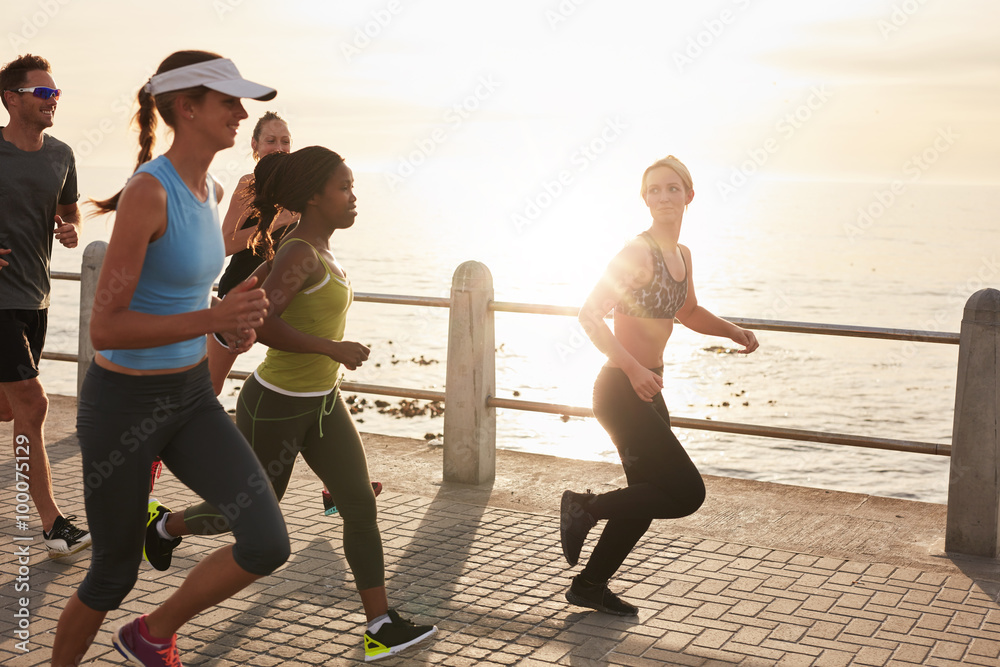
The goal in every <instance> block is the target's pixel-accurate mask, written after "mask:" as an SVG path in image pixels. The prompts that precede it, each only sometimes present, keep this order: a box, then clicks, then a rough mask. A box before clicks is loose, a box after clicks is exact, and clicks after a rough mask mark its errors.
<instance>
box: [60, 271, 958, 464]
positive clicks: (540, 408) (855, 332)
mask: <svg viewBox="0 0 1000 667" xmlns="http://www.w3.org/2000/svg"><path fill="white" fill-rule="evenodd" d="M52 278H53V279H57V280H76V281H79V280H80V274H78V273H68V272H56V271H53V272H52ZM354 300H355V301H356V302H359V303H378V304H391V305H401V306H417V307H430V308H450V307H451V304H452V300H451V299H448V298H444V297H428V296H413V295H398V294H376V293H368V292H357V293H355V294H354ZM488 309H489V311H490V312H505V313H522V314H530V315H555V316H564V317H576V316H577V314H578V313H579V308H578V307H573V306H559V305H548V304H537V303H519V302H513V301H490V303H489V304H488ZM724 319H727V320H728V321H730V322H733V323H734V324H737V325H739V326H741V327H745V328H747V329H755V330H761V331H780V332H786V333H802V334H813V335H825V336H847V337H853V338H870V339H880V340H898V341H911V342H922V343H940V344H946V345H957V344H958V342H959V334H957V333H942V332H936V331H921V330H914V329H890V328H881V327H865V326H851V325H842V324H823V323H816V322H790V321H783V320H762V319H752V318H746V317H726V318H724ZM42 358H44V359H50V360H55V361H78V360H79V355H75V354H67V353H62V352H48V351H46V352H43V354H42ZM249 376H250V373H249V372H247V371H239V370H234V371H231V372H230V374H229V377H230V378H232V379H235V380H245V379H246V378H247V377H249ZM341 386H342V387H343V389H344V390H345V391H351V392H356V393H359V394H369V395H375V396H392V397H396V398H409V399H419V400H428V401H442V402H445V401H446V395H447V392H445V391H434V390H429V389H417V388H405V387H393V386H388V385H379V384H369V383H362V382H351V381H345V382H344V383H343V384H342V385H341ZM486 407H490V408H504V409H510V410H522V411H525V412H539V413H545V414H554V415H566V416H569V417H584V418H592V417H593V416H594V412H593V410H592V409H591V408H589V407H583V406H575V405H560V404H556V403H542V402H537V401H527V400H519V399H511V398H499V397H497V396H493V395H490V396H488V397H487V400H486ZM670 421H671V424H672V425H673V426H675V427H676V428H684V429H692V430H703V431H715V432H720V433H732V434H737V435H752V436H758V437H765V438H778V439H783V440H798V441H804V442H815V443H822V444H832V445H847V446H851V447H862V448H870V449H886V450H891V451H900V452H912V453H918V454H931V455H937V456H950V455H951V445H950V444H943V443H933V442H920V441H914V440H898V439H892V438H876V437H871V436H865V435H855V434H848V433H832V432H825V431H813V430H808V429H795V428H783V427H777V426H767V425H760V424H744V423H739V422H726V421H717V420H712V419H696V418H690V417H677V416H671V420H670Z"/></svg>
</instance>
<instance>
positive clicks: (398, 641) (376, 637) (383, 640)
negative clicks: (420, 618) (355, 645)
mask: <svg viewBox="0 0 1000 667" xmlns="http://www.w3.org/2000/svg"><path fill="white" fill-rule="evenodd" d="M388 613H389V620H388V621H386V622H385V623H383V624H382V627H380V628H379V629H378V631H377V632H374V633H372V632H370V631H368V630H366V631H365V662H371V661H372V660H379V659H381V658H386V657H388V656H390V655H395V654H397V653H399V652H400V651H402V650H403V649H405V648H407V647H410V646H413V645H414V644H416V643H417V642H421V641H423V640H425V639H427V638H428V637H430V636H431V635H433V634H434V633H435V632H437V626H436V625H414V624H413V623H411V622H410V621H408V620H406V619H405V618H402V617H401V616H400V615H399V614H397V613H396V610H395V609H390V610H389V612H388Z"/></svg>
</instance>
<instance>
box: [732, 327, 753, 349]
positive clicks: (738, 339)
mask: <svg viewBox="0 0 1000 667" xmlns="http://www.w3.org/2000/svg"><path fill="white" fill-rule="evenodd" d="M732 341H733V342H734V343H736V344H737V345H742V346H743V349H742V350H740V351H739V353H740V354H750V353H751V352H753V351H754V350H756V349H757V347H758V346H759V345H760V343H758V342H757V337H756V336H754V335H753V332H752V331H750V330H749V329H743V328H740V327H736V333H735V334H734V335H733V336H732Z"/></svg>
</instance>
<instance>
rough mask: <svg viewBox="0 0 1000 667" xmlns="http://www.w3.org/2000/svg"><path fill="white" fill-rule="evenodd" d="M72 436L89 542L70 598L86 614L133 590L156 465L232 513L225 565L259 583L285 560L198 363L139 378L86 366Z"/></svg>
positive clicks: (263, 496)
mask: <svg viewBox="0 0 1000 667" xmlns="http://www.w3.org/2000/svg"><path fill="white" fill-rule="evenodd" d="M76 428H77V432H78V435H79V440H80V450H81V452H82V455H83V456H82V458H83V479H84V500H85V504H86V507H87V523H88V526H89V528H90V534H91V537H92V540H93V544H92V547H91V548H92V550H93V553H92V555H91V558H90V569H89V570H88V572H87V576H86V577H85V578H84V580H83V583H82V584H81V585H80V588H79V590H78V591H77V595H78V596H79V598H80V600H81V601H82V602H83V603H84V604H86V605H87V606H88V607H90V608H91V609H94V610H97V611H110V610H112V609H117V608H118V606H119V605H120V604H121V602H122V600H124V599H125V596H126V595H128V593H129V591H131V590H132V587H133V586H134V585H135V581H136V578H137V576H138V572H139V563H140V562H141V561H142V547H143V540H144V537H145V533H146V518H147V510H146V506H147V504H148V500H149V481H150V479H149V478H150V468H151V466H152V463H153V459H154V457H156V456H159V457H160V458H161V459H162V460H163V462H164V463H165V464H166V466H167V467H168V468H169V469H170V471H171V472H172V473H174V475H175V476H176V477H177V478H178V479H179V480H180V481H182V482H183V483H184V484H186V485H187V486H188V487H189V488H190V489H191V490H192V491H194V492H195V493H197V494H198V495H199V496H201V497H202V498H204V499H206V500H207V501H209V502H211V503H213V504H215V505H217V506H220V507H234V508H238V510H239V511H238V512H234V516H233V517H232V525H233V535H234V536H235V538H236V544H235V545H234V547H233V558H234V559H235V560H236V563H237V564H238V565H239V566H240V567H242V568H243V569H244V570H246V571H247V572H250V573H252V574H257V575H261V576H263V575H266V574H270V573H271V572H273V571H274V570H276V569H277V568H278V567H280V566H281V565H282V564H283V563H284V562H285V561H286V560H288V556H289V554H290V545H289V541H288V531H287V529H286V528H285V520H284V518H283V517H282V516H281V510H280V509H278V500H277V498H276V497H275V495H274V490H273V489H272V488H271V484H270V483H269V482H268V479H267V475H266V474H265V473H264V470H263V469H262V468H261V467H260V464H259V463H258V462H257V457H256V456H254V454H253V451H252V450H251V449H250V446H249V445H248V444H247V441H246V440H245V439H244V438H243V436H242V435H240V432H239V430H237V428H236V425H235V424H233V421H232V419H231V418H230V417H229V415H227V414H226V411H225V410H224V409H223V408H222V406H221V405H220V404H219V401H218V399H217V398H216V397H215V391H214V390H213V389H212V381H211V378H210V376H209V373H208V363H207V362H202V363H201V364H199V365H198V366H196V367H195V368H192V369H190V370H187V371H183V372H181V373H170V374H167V375H146V376H132V375H124V374H121V373H116V372H114V371H109V370H107V369H105V368H101V367H100V366H98V365H97V364H91V365H90V369H89V370H88V371H87V376H86V378H85V379H84V382H83V387H82V389H81V392H80V399H79V406H78V411H77V421H76Z"/></svg>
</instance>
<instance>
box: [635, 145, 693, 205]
mask: <svg viewBox="0 0 1000 667" xmlns="http://www.w3.org/2000/svg"><path fill="white" fill-rule="evenodd" d="M660 167H667V168H669V169H673V170H674V171H675V172H677V175H678V176H680V177H681V182H682V183H683V184H684V191H685V192H686V193H687V192H691V191H692V190H694V182H693V181H692V180H691V172H690V171H688V168H687V167H685V166H684V163H683V162H681V161H680V160H678V159H677V158H675V157H674V156H673V155H668V156H667V157H665V158H662V159H660V160H657V161H656V162H654V163H653V164H651V165H649V166H648V167H646V171H644V172H642V188H641V189H640V190H639V196H640V197H642V198H643V199H645V198H646V177H647V176H649V172H651V171H653V170H654V169H659V168H660Z"/></svg>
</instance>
